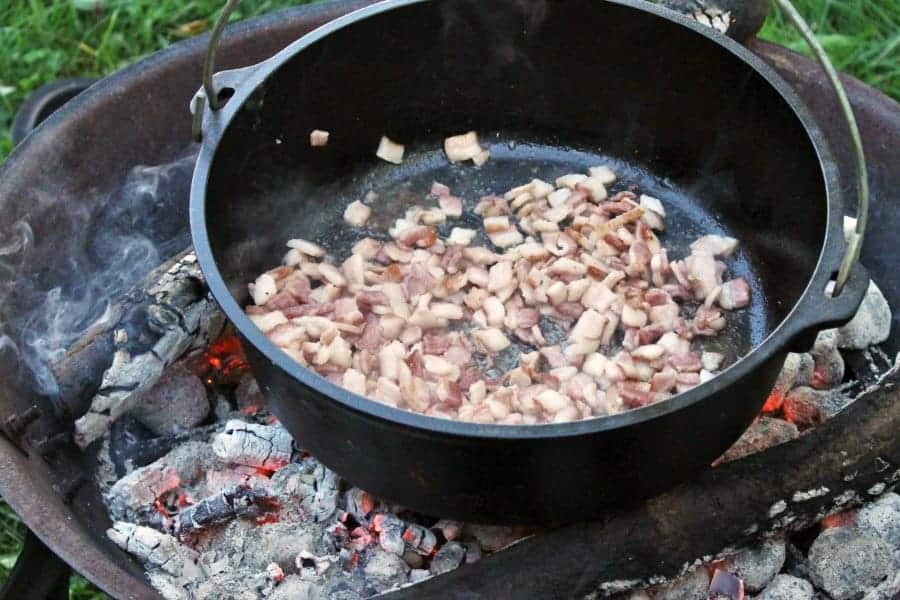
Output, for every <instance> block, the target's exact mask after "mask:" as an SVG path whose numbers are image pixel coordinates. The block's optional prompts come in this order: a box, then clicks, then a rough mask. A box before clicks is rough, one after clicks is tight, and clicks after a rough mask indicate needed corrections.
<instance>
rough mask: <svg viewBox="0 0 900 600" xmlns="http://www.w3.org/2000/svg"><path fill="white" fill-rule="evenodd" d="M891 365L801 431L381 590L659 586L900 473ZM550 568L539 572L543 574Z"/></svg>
mask: <svg viewBox="0 0 900 600" xmlns="http://www.w3.org/2000/svg"><path fill="white" fill-rule="evenodd" d="M898 431H900V370H898V369H897V368H896V367H895V368H894V369H893V370H892V371H891V372H890V373H888V374H887V375H886V376H885V378H884V379H883V380H882V382H881V384H880V385H879V386H878V387H875V388H871V389H869V390H867V391H866V392H865V393H864V394H863V395H861V396H860V397H859V398H858V399H857V400H856V402H854V403H853V404H852V405H850V406H849V407H848V408H847V409H846V410H844V411H843V412H842V413H840V414H838V415H837V416H835V417H834V418H833V419H831V420H829V421H828V422H826V423H825V424H823V425H822V426H820V427H819V428H817V429H815V430H813V431H812V432H811V433H810V434H808V435H806V436H803V437H801V438H799V439H797V440H794V441H792V442H789V443H786V444H783V445H780V446H776V447H774V448H771V449H769V450H766V451H764V452H760V453H757V454H753V455H751V456H748V457H745V458H743V459H740V460H736V461H733V462H730V463H727V464H725V465H722V466H720V467H718V468H715V469H711V470H710V471H708V472H706V473H705V474H703V475H701V476H700V477H698V478H697V479H696V480H695V481H693V482H689V483H685V484H683V485H681V486H679V487H677V488H675V489H673V490H672V491H670V492H668V493H666V494H663V495H661V496H659V497H657V498H654V499H652V500H650V501H648V502H646V503H644V504H643V505H641V506H638V507H635V508H634V509H633V510H630V511H629V510H623V511H622V512H621V513H618V514H614V515H610V517H609V518H608V519H605V520H602V521H597V522H594V523H590V524H578V525H572V526H567V527H564V528H561V529H558V530H555V531H552V532H549V533H545V534H542V535H540V536H535V537H532V538H529V539H526V540H523V541H521V542H519V543H517V544H515V545H513V546H512V547H510V548H508V549H506V550H505V551H503V552H500V553H497V554H494V555H492V556H490V557H488V558H485V559H484V560H482V561H479V562H478V563H476V564H474V565H466V566H463V567H462V568H460V569H458V570H456V571H453V572H451V573H447V574H446V575H443V576H442V577H440V578H434V579H432V580H429V581H426V582H423V583H422V584H420V585H418V586H416V587H415V588H413V589H409V590H400V591H398V592H394V593H391V594H388V595H387V596H385V597H386V598H390V599H393V600H396V599H400V598H416V599H428V598H441V599H442V600H443V599H452V598H492V599H500V598H517V599H518V598H544V597H553V595H554V592H555V586H556V585H557V583H558V582H559V581H561V580H566V581H573V582H577V583H574V584H573V590H574V593H579V594H582V595H586V594H590V593H594V592H598V591H599V595H601V596H602V595H604V594H606V593H612V592H620V591H624V590H627V589H631V588H634V587H638V586H645V585H649V584H652V583H658V582H659V581H661V580H664V579H667V578H671V577H673V576H675V575H677V574H678V573H679V572H681V571H682V570H683V569H684V568H685V567H686V566H687V565H690V564H692V563H694V562H695V561H698V560H709V559H711V558H712V557H713V556H716V555H717V554H720V553H727V552H728V551H729V549H730V548H735V547H738V546H740V545H743V544H745V543H747V542H748V541H751V540H752V539H754V538H755V537H757V536H760V535H764V534H771V533H773V532H776V531H801V530H803V529H805V528H808V527H809V526H811V525H813V524H815V523H817V522H818V521H820V520H821V519H822V518H823V517H825V516H826V515H828V514H831V513H834V512H838V511H840V510H844V509H846V508H849V507H851V506H854V505H858V504H860V503H862V502H863V501H865V500H870V499H872V497H873V496H872V494H873V493H874V492H875V491H876V490H877V491H878V493H883V492H884V491H885V490H889V489H891V487H892V486H895V485H896V484H897V483H898V482H900V437H898V435H897V432H898ZM550 572H552V573H554V577H546V576H545V574H546V573H550Z"/></svg>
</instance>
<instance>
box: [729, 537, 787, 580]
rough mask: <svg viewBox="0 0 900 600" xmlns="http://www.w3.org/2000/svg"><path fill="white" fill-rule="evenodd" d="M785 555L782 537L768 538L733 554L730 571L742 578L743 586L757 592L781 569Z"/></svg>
mask: <svg viewBox="0 0 900 600" xmlns="http://www.w3.org/2000/svg"><path fill="white" fill-rule="evenodd" d="M786 556H787V550H786V544H785V541H784V540H783V539H768V540H764V541H763V542H762V543H761V544H759V545H758V546H756V547H754V548H747V549H745V550H743V551H741V552H739V553H738V554H736V555H735V556H734V562H733V566H732V572H733V573H734V574H735V575H737V576H739V577H740V578H741V579H743V580H744V588H745V589H746V590H747V591H749V592H758V591H760V590H762V589H763V588H764V587H766V585H767V584H768V583H769V582H770V581H772V578H773V577H775V575H777V574H778V572H779V571H781V568H782V567H783V566H784V560H785V557H786Z"/></svg>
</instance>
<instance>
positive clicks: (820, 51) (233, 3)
mask: <svg viewBox="0 0 900 600" xmlns="http://www.w3.org/2000/svg"><path fill="white" fill-rule="evenodd" d="M775 3H776V4H777V5H778V7H779V8H780V9H781V10H782V11H784V14H785V15H786V16H787V17H788V19H790V21H791V23H792V24H793V25H794V27H796V28H797V30H798V31H799V32H800V35H801V36H803V38H804V40H806V43H807V44H808V45H809V47H810V49H811V50H812V52H813V54H814V55H815V57H816V59H817V60H818V61H819V64H821V65H822V68H823V69H824V71H825V74H826V75H827V76H828V80H829V81H830V82H831V85H832V87H833V88H834V91H835V93H836V94H837V97H838V102H839V103H840V107H841V111H842V112H843V113H844V118H845V119H846V120H847V126H848V127H849V129H850V138H851V140H852V143H853V150H854V153H855V155H856V178H857V189H858V195H859V202H858V209H857V211H858V214H857V219H856V230H855V231H853V232H852V233H851V234H850V237H849V239H848V240H847V250H846V253H845V254H844V259H843V261H842V262H841V266H840V269H839V270H838V274H837V279H836V281H835V286H834V291H833V293H832V295H833V296H838V295H839V294H840V293H841V291H842V290H843V289H844V286H845V285H846V284H847V280H848V279H849V278H850V271H851V269H852V268H853V265H854V264H856V262H857V261H858V260H859V255H860V252H861V251H862V245H863V239H864V238H865V233H866V226H867V225H868V221H869V177H868V173H867V171H866V155H865V151H864V150H863V144H862V137H861V136H860V133H859V126H858V125H857V123H856V117H855V116H854V114H853V108H852V107H851V106H850V100H848V98H847V92H846V91H845V90H844V86H843V84H842V83H841V80H840V78H839V77H838V74H837V70H836V69H835V68H834V65H833V64H832V63H831V60H830V59H829V58H828V54H827V53H826V52H825V49H824V48H822V45H821V44H819V41H818V40H817V39H816V36H815V34H814V33H813V32H812V30H811V29H810V27H809V25H808V24H807V23H806V21H805V20H804V19H803V17H802V16H801V15H800V13H799V12H798V11H797V9H796V8H795V7H794V5H793V4H792V3H791V0H775ZM238 4H240V0H228V1H227V2H226V3H225V7H224V8H223V9H222V12H221V14H220V15H219V18H218V19H217V20H216V24H215V26H214V27H213V30H212V32H211V33H210V36H209V44H208V46H207V48H206V56H205V57H204V59H203V93H202V94H197V96H196V97H195V100H194V106H193V109H194V120H193V127H192V133H193V137H194V139H195V140H196V141H200V139H201V138H202V124H203V113H204V110H205V108H206V106H207V105H208V106H209V109H210V110H212V111H216V110H219V109H220V108H221V107H222V105H223V104H224V103H223V102H221V101H220V99H219V97H218V92H217V91H216V89H215V87H214V85H213V67H214V63H215V58H216V48H217V46H218V44H219V39H220V38H221V37H222V32H223V31H224V29H225V25H226V24H227V23H228V19H229V17H230V16H231V13H233V12H234V9H235V8H237V6H238Z"/></svg>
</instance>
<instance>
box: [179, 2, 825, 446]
mask: <svg viewBox="0 0 900 600" xmlns="http://www.w3.org/2000/svg"><path fill="white" fill-rule="evenodd" d="M429 1H431V0H383V1H382V2H377V3H375V4H372V5H370V6H367V7H365V8H361V9H358V10H355V11H353V12H350V13H348V14H346V15H344V16H342V17H340V18H338V19H335V20H333V21H331V22H329V23H326V24H325V25H322V26H321V27H319V28H317V29H315V30H313V31H311V32H310V33H308V34H306V35H304V36H302V37H300V38H299V39H297V40H296V41H294V42H292V43H291V44H289V45H288V46H286V47H285V48H284V49H283V50H281V51H279V52H278V53H276V54H275V55H273V56H272V57H271V58H269V59H266V60H264V61H262V62H261V63H259V64H257V65H254V66H251V67H250V68H248V69H247V72H248V74H247V75H246V78H245V79H243V81H242V83H241V85H240V86H235V92H234V95H233V96H232V97H231V98H230V100H229V101H228V103H227V104H226V105H225V106H223V107H222V108H221V109H220V110H219V111H217V112H216V113H214V114H213V115H212V116H210V115H209V114H207V115H206V116H205V118H204V124H203V130H204V139H203V144H202V145H201V148H200V153H199V155H198V158H197V164H196V167H195V170H194V176H193V180H192V182H191V199H190V224H191V236H192V238H193V242H194V250H195V251H196V253H197V258H198V262H199V264H200V268H201V270H202V272H203V274H204V277H205V278H206V282H207V285H208V286H209V289H210V291H211V292H212V295H213V297H214V298H215V300H216V301H217V302H218V304H219V306H220V307H221V308H222V310H223V312H224V313H225V315H226V316H227V317H228V320H229V321H230V322H231V323H232V324H233V325H234V326H235V328H236V329H237V331H238V332H239V333H240V335H241V336H242V337H243V338H244V339H245V340H246V341H248V342H249V343H250V344H252V345H253V346H254V347H255V348H256V349H257V350H258V351H259V352H261V353H262V355H263V356H264V357H265V358H266V359H268V360H269V361H271V362H272V363H273V364H274V365H276V366H277V367H278V368H279V369H281V370H283V371H285V372H286V373H287V374H288V375H290V376H291V377H292V378H293V379H295V380H297V381H299V382H300V383H301V384H303V385H304V386H306V387H308V388H311V389H312V390H314V391H316V392H319V393H321V394H324V395H326V396H328V398H329V399H330V400H333V401H335V402H339V403H340V404H342V405H344V406H345V407H347V408H349V409H351V410H354V411H356V412H359V413H364V414H366V415H368V416H371V417H374V418H376V419H379V420H383V421H387V422H390V423H393V424H396V425H403V426H406V427H410V428H413V429H417V430H421V431H423V432H426V433H429V434H432V435H447V436H457V437H469V438H493V439H502V440H522V439H526V440H527V439H546V438H563V437H573V436H581V435H588V434H595V433H599V432H602V431H609V430H614V429H620V428H624V427H629V426H631V425H636V424H639V423H643V422H647V421H651V420H654V419H657V418H661V417H664V416H666V415H668V414H671V413H674V412H677V411H679V410H682V409H684V408H687V407H689V406H691V405H693V404H696V403H698V402H700V401H702V400H704V399H706V398H708V397H710V396H712V395H714V394H717V393H719V392H720V391H722V390H724V389H726V388H728V387H729V386H730V385H732V384H734V383H735V382H737V381H739V380H741V379H743V378H744V377H746V376H747V375H748V374H750V373H751V372H752V371H754V370H755V369H757V368H758V367H759V366H761V365H762V364H764V363H765V362H766V361H767V360H769V359H770V358H772V357H773V356H774V355H776V354H777V353H778V352H781V351H784V349H785V346H787V345H788V344H789V343H790V342H791V340H792V339H793V338H794V337H795V335H796V334H797V332H796V331H792V329H793V328H792V327H791V323H792V321H795V320H796V318H797V316H798V315H799V314H801V313H802V312H803V308H804V307H805V305H807V304H808V303H810V302H811V301H812V300H813V298H812V296H813V294H815V293H816V290H824V289H825V286H826V284H827V283H828V281H829V280H830V277H831V273H832V271H833V270H836V268H837V265H838V264H839V262H840V257H841V252H842V251H843V238H842V235H841V231H838V228H837V225H836V224H837V223H839V222H840V221H841V219H840V217H839V216H838V213H839V212H840V211H841V209H842V205H843V203H842V193H841V190H840V185H839V181H838V177H837V168H836V165H835V161H834V159H833V156H832V154H831V150H830V148H829V147H828V145H827V143H826V142H825V138H824V135H823V134H822V132H821V130H820V129H819V127H818V125H817V124H816V122H815V121H814V120H813V118H812V116H811V114H810V113H809V111H808V109H807V108H806V106H805V105H804V104H803V102H802V101H801V100H800V98H799V97H798V96H797V94H796V92H795V91H794V90H793V88H791V86H790V85H788V84H787V82H785V81H784V79H782V78H781V76H780V75H778V74H777V72H776V71H775V70H774V68H772V67H770V66H769V65H768V64H766V63H765V62H764V61H763V60H762V59H761V58H759V57H758V56H757V55H755V54H754V53H753V52H751V51H750V50H749V49H747V48H745V47H744V46H742V45H741V44H739V43H738V42H736V41H734V40H732V39H731V38H729V37H727V36H725V35H723V34H720V33H718V32H716V31H714V30H713V29H712V28H710V27H707V26H705V25H702V24H700V23H698V22H696V21H694V20H692V19H689V18H687V17H686V16H683V15H681V14H679V13H677V12H675V11H671V10H668V9H665V8H663V7H661V6H659V5H656V4H650V3H648V2H645V1H643V0H604V1H605V2H608V3H611V4H616V5H619V6H624V7H626V8H629V9H632V10H637V11H641V12H644V13H648V14H651V15H653V16H655V17H657V18H661V19H664V20H667V21H669V22H672V23H674V24H676V25H680V26H682V27H686V28H688V29H690V30H692V31H693V32H694V33H696V34H699V35H702V36H704V37H706V38H707V39H708V40H710V41H712V42H713V43H715V44H717V45H718V46H719V47H720V48H722V49H723V50H725V51H727V52H730V53H731V54H732V55H734V56H735V57H736V58H738V59H739V60H741V61H742V62H744V63H745V64H746V65H748V66H749V67H750V68H751V69H753V70H754V71H755V72H756V73H757V74H758V75H759V76H760V77H762V78H763V80H765V81H766V83H768V84H769V85H770V86H771V87H772V88H773V89H774V90H775V91H776V92H777V93H778V95H779V96H780V97H781V98H782V100H783V101H784V102H785V103H786V104H787V107H788V108H789V109H790V110H791V111H792V112H793V113H794V115H795V116H796V117H797V119H798V120H799V122H800V124H801V125H802V126H803V129H804V131H805V132H806V135H807V137H808V139H809V141H810V144H811V146H812V148H813V149H814V151H815V153H816V156H817V158H818V162H819V165H820V168H821V174H822V180H823V183H824V188H825V198H824V199H823V201H824V202H825V204H826V206H825V208H826V223H825V231H824V232H823V233H824V235H823V238H822V246H821V248H820V252H819V257H818V260H817V263H816V267H815V269H814V271H813V272H812V274H811V275H810V277H809V280H808V283H807V286H806V288H805V289H804V291H803V293H802V294H801V296H800V297H799V298H798V300H797V301H796V302H795V304H794V306H793V308H792V309H791V311H790V312H789V313H788V315H787V316H786V317H785V318H784V319H783V320H782V321H781V322H780V323H779V324H778V325H777V326H776V327H774V328H773V330H772V331H771V333H770V334H769V335H768V336H767V337H766V338H765V339H764V340H763V341H762V342H761V343H760V344H759V345H757V346H756V347H755V348H753V349H751V350H750V352H748V353H747V354H746V355H745V356H743V357H742V358H740V359H739V360H737V361H736V362H735V363H734V364H732V365H731V366H729V367H728V368H727V369H725V370H724V371H722V372H721V373H719V374H718V375H716V376H715V377H714V378H713V379H711V380H710V381H707V382H705V383H702V384H700V385H698V386H697V387H695V388H692V389H691V390H688V391H687V392H683V393H681V394H677V395H675V396H673V397H671V398H668V399H666V400H663V401H661V402H658V403H655V404H651V405H649V406H645V407H642V408H637V409H632V410H628V411H625V412H622V413H619V414H616V415H609V416H603V417H594V418H590V419H586V420H582V421H573V422H568V423H554V424H536V425H487V424H480V423H471V422H464V421H455V420H450V419H442V418H437V417H430V416H426V415H422V414H419V413H414V412H411V411H407V410H404V409H400V408H394V407H391V406H388V405H386V404H382V403H380V402H377V401H375V400H370V399H368V398H366V397H364V396H360V395H358V394H355V393H352V392H349V391H347V390H345V389H344V388H342V387H340V386H338V385H336V384H334V383H331V382H330V381H328V380H327V379H325V378H324V377H322V376H320V375H318V374H317V373H315V372H313V371H311V370H309V369H307V368H306V367H303V366H302V365H300V364H298V363H296V362H295V361H294V360H293V359H291V358H290V357H289V356H288V355H287V354H286V353H285V352H283V351H282V350H281V349H279V348H278V347H277V346H276V345H275V344H274V343H272V342H271V341H270V340H269V339H268V338H267V337H266V336H265V335H264V334H263V333H262V332H261V331H260V330H259V329H258V328H257V327H256V325H255V324H254V323H253V322H252V321H251V320H250V319H249V317H248V316H247V315H246V314H245V313H244V310H243V308H241V306H240V305H239V304H238V303H237V301H236V300H235V298H234V297H233V296H232V294H231V292H230V291H229V289H228V286H227V285H226V283H225V281H224V278H223V277H222V274H221V272H220V271H219V268H218V264H217V262H216V260H215V258H214V257H213V253H212V248H211V246H210V242H209V235H208V230H207V226H206V200H207V197H206V188H207V183H208V180H209V176H210V173H211V168H212V164H213V159H214V158H215V155H216V152H217V150H218V146H219V143H220V142H221V140H222V139H223V137H224V134H225V132H226V131H227V129H228V126H229V125H230V123H231V121H232V120H233V118H234V117H235V116H236V115H237V113H238V112H239V111H240V110H241V108H242V107H243V105H244V103H245V102H246V101H247V100H248V99H249V98H250V96H251V95H252V94H253V93H254V92H255V90H256V89H257V88H258V87H259V86H260V85H261V84H262V83H263V82H264V81H265V80H266V79H267V78H268V77H269V76H270V75H272V74H273V73H275V72H276V71H277V70H278V69H279V68H281V67H282V66H283V65H284V64H285V63H286V62H288V61H289V60H290V59H292V58H293V57H294V56H295V55H297V54H299V53H300V52H302V51H303V50H304V49H306V48H308V47H309V46H311V45H313V44H315V43H316V42H318V41H320V40H321V39H323V38H325V37H326V36H328V35H330V34H331V33H333V32H335V31H337V30H339V29H343V28H345V27H348V26H351V25H353V24H355V23H357V22H359V21H363V20H365V19H367V18H369V17H372V16H376V15H380V14H382V13H386V12H390V11H392V10H395V9H400V8H404V7H407V6H410V5H414V4H420V3H425V2H429ZM832 264H833V265H834V267H833V268H832V267H831V266H830V265H832ZM822 297H823V298H824V297H825V296H824V294H823V296H822ZM260 384H261V387H263V389H266V387H267V386H266V382H260ZM763 401H764V398H760V400H759V404H760V406H761V405H762V404H763Z"/></svg>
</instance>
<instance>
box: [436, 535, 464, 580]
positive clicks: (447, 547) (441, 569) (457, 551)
mask: <svg viewBox="0 0 900 600" xmlns="http://www.w3.org/2000/svg"><path fill="white" fill-rule="evenodd" d="M465 558H466V547H465V546H463V545H462V544H460V543H459V542H447V543H446V544H444V545H443V547H442V548H441V549H440V550H438V552H437V554H435V555H434V558H433V559H432V560H431V572H432V573H434V574H435V575H441V574H443V573H449V572H450V571H452V570H454V569H455V568H457V567H458V566H459V565H461V564H462V562H463V560H465Z"/></svg>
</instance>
